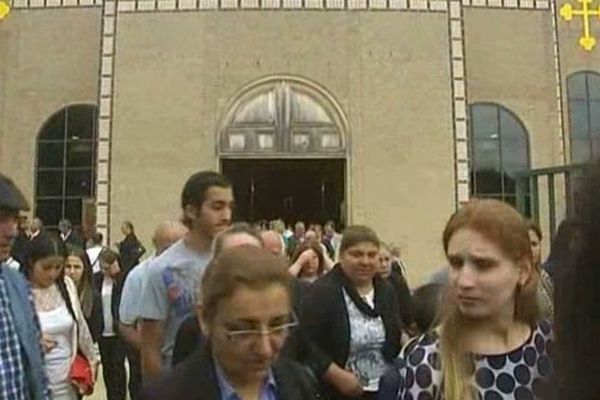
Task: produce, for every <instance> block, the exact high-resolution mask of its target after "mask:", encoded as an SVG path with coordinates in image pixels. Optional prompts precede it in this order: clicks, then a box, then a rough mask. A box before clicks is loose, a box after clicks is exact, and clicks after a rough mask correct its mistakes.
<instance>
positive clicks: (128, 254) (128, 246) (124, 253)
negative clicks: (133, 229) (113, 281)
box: [119, 233, 146, 274]
mask: <svg viewBox="0 0 600 400" xmlns="http://www.w3.org/2000/svg"><path fill="white" fill-rule="evenodd" d="M145 252H146V249H145V248H144V246H142V244H141V243H140V241H139V240H138V238H137V237H136V236H135V235H134V234H133V233H131V234H129V235H127V236H126V237H125V239H123V241H122V242H121V243H119V257H120V258H121V260H120V261H121V268H122V269H123V271H125V274H128V273H129V271H130V270H131V269H132V268H133V267H134V266H136V265H137V264H139V262H140V257H141V256H142V255H144V253H145Z"/></svg>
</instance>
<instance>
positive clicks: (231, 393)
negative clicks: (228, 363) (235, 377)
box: [215, 362, 280, 400]
mask: <svg viewBox="0 0 600 400" xmlns="http://www.w3.org/2000/svg"><path fill="white" fill-rule="evenodd" d="M215 372H216V374H217V384H218V385H219V390H220V391H221V399H220V400H241V397H240V396H239V395H238V394H237V393H236V392H235V389H234V388H233V387H232V386H231V384H230V383H229V382H227V378H226V377H225V374H223V370H222V369H221V368H220V367H219V365H218V364H217V363H216V362H215ZM258 399H259V400H280V398H279V395H278V393H277V383H276V382H275V377H274V376H273V371H271V370H269V375H267V377H266V379H265V382H264V383H263V386H262V388H261V389H260V396H259V398H258Z"/></svg>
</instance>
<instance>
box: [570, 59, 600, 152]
mask: <svg viewBox="0 0 600 400" xmlns="http://www.w3.org/2000/svg"><path fill="white" fill-rule="evenodd" d="M579 77H583V79H584V89H585V94H584V96H583V97H580V96H576V95H575V94H574V92H575V83H574V81H575V79H577V78H579ZM590 78H594V79H595V80H596V81H597V86H595V87H597V89H596V90H595V91H594V92H596V93H598V94H599V95H598V96H597V97H593V96H592V92H593V91H592V90H591V89H590ZM566 83H567V85H566V86H567V107H568V110H567V111H568V116H569V157H570V159H571V163H573V164H582V163H586V162H589V161H592V160H594V159H598V158H600V126H599V127H598V130H597V131H594V130H593V128H592V109H591V106H592V103H597V105H599V106H600V73H598V72H595V71H590V70H586V71H578V72H574V73H572V74H571V75H569V76H568V77H567V80H566ZM576 103H579V104H580V105H582V104H585V107H584V108H585V110H586V118H585V122H586V129H585V130H584V131H583V133H585V135H584V136H585V137H584V136H582V135H579V133H582V132H580V131H579V130H576V129H575V124H576V121H577V122H581V121H580V120H579V119H578V118H575V117H574V107H573V105H574V104H576ZM575 141H577V142H579V143H578V144H579V145H581V144H582V143H583V144H587V146H585V147H586V149H587V157H585V158H583V159H582V158H579V157H576V156H575V153H574V149H575V148H576V146H575ZM577 147H579V146H577Z"/></svg>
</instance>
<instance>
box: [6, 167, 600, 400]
mask: <svg viewBox="0 0 600 400" xmlns="http://www.w3.org/2000/svg"><path fill="white" fill-rule="evenodd" d="M581 193H582V194H581V196H579V197H578V198H579V200H580V201H579V203H578V207H577V212H576V213H575V215H574V216H572V217H570V219H569V220H568V221H566V222H565V224H567V225H568V227H569V229H566V228H565V229H563V231H568V232H567V233H566V234H561V233H560V232H558V233H557V241H559V240H560V241H562V242H564V243H565V244H564V245H563V246H559V245H557V246H558V247H561V248H562V250H556V246H554V247H553V253H552V254H551V256H550V257H549V259H548V261H546V262H545V263H543V262H542V256H541V246H540V243H541V241H542V239H543V237H542V231H541V229H540V228H539V226H537V225H536V224H535V223H533V222H532V221H529V220H527V219H525V218H524V217H523V216H522V215H520V214H519V213H518V212H517V211H516V210H515V209H514V208H512V206H510V205H508V204H505V203H502V202H499V201H496V200H481V199H480V200H472V201H471V202H469V203H468V204H466V205H465V206H463V207H461V208H460V209H459V210H457V211H456V212H455V213H454V214H453V215H451V216H449V220H448V222H447V224H446V226H445V227H440V231H441V235H440V236H441V241H440V248H442V249H443V251H444V253H445V255H446V259H447V266H446V267H444V268H442V269H441V270H439V271H437V272H436V273H435V274H433V275H432V277H431V278H430V279H429V280H428V281H427V282H426V283H425V284H424V285H422V286H419V287H416V288H413V290H411V289H409V285H408V282H407V277H406V266H405V265H404V263H403V262H402V260H401V259H400V255H399V252H398V249H397V248H395V246H392V245H390V244H387V243H384V242H383V241H382V240H381V239H380V237H379V236H378V234H377V233H376V232H375V231H374V230H373V229H371V228H370V227H368V226H364V225H353V226H349V227H347V228H346V229H345V230H344V231H343V233H342V234H340V233H338V232H337V231H336V229H335V224H334V223H333V222H331V221H329V222H326V223H325V224H324V225H320V224H315V223H313V224H309V225H308V228H307V225H306V224H305V223H304V222H296V223H295V225H294V226H293V230H292V229H290V228H286V225H285V223H284V222H283V221H281V220H275V221H271V222H267V221H261V222H259V223H257V224H248V223H245V222H235V223H232V218H233V210H234V204H235V203H234V197H233V190H232V187H231V184H230V183H229V181H228V180H227V179H226V178H225V177H224V176H222V175H220V174H218V173H216V172H211V171H203V172H199V173H196V174H194V175H192V176H191V177H190V178H189V179H188V180H187V182H186V183H185V186H184V188H183V190H182V194H181V212H182V218H181V220H180V221H165V222H162V223H160V224H159V225H158V226H157V227H156V230H155V232H154V235H153V237H152V244H153V249H154V250H153V252H152V253H151V254H150V255H149V256H147V257H146V258H143V257H144V255H145V253H146V249H145V248H144V246H143V245H142V244H141V242H140V241H139V239H138V238H137V236H136V234H135V229H134V225H133V224H132V223H131V222H129V221H126V222H124V223H123V224H122V227H121V231H122V234H123V240H122V241H120V242H119V243H115V244H114V245H113V246H112V247H111V246H107V245H105V244H103V239H104V238H103V237H102V236H101V235H100V234H94V235H92V237H91V238H90V239H89V240H87V241H85V243H84V240H82V239H81V238H80V237H79V236H78V235H76V234H75V232H74V230H73V227H72V226H71V224H70V223H69V222H68V221H61V222H60V223H59V226H58V228H59V234H58V235H53V234H51V233H49V232H47V231H46V230H45V229H44V224H43V221H41V220H40V219H39V218H35V219H33V220H32V222H31V224H28V223H27V221H26V220H25V219H23V218H19V216H20V214H19V212H20V211H25V210H28V206H27V202H26V201H25V199H24V197H23V196H22V194H21V192H20V191H19V189H18V188H17V187H16V186H15V185H14V183H13V182H12V181H11V180H10V179H8V178H7V177H4V176H1V175H0V262H1V263H2V268H0V359H1V361H2V362H0V398H2V399H15V400H21V399H35V400H38V399H40V400H41V399H51V400H55V399H56V400H75V399H79V398H81V397H83V396H87V395H90V394H91V393H92V392H93V390H94V386H95V382H96V379H97V373H98V372H97V371H98V370H99V369H101V370H102V374H103V380H104V384H105V386H106V394H107V399H108V400H125V398H126V397H127V395H129V398H130V399H132V400H137V399H144V400H146V399H190V400H201V399H206V400H213V399H214V400H288V399H289V400H296V399H297V400H301V399H302V400H304V399H306V400H310V399H331V400H345V399H379V400H412V399H419V400H422V399H432V400H463V399H464V400H471V399H472V400H475V399H484V400H495V399H500V400H502V399H518V400H521V399H541V400H556V399H576V400H579V399H581V400H583V399H595V398H600V385H599V384H597V383H596V380H597V378H596V377H597V376H600V375H598V374H599V373H600V367H599V365H600V349H599V347H598V346H597V345H595V344H594V342H595V341H594V339H595V334H597V333H600V332H599V327H600V300H599V297H600V294H599V292H598V291H597V289H596V288H597V285H598V283H600V274H599V273H598V270H599V268H600V251H598V248H599V246H598V244H600V243H597V241H598V240H600V235H599V234H600V206H597V205H596V204H597V202H596V199H597V198H600V197H598V196H600V168H598V167H590V168H589V171H588V175H587V180H586V181H585V182H584V184H583V185H582V188H581ZM565 236H566V237H565ZM557 253H558V254H557ZM126 364H127V365H128V368H126ZM100 365H101V368H99V367H100ZM127 370H128V371H127ZM595 378H596V379H595Z"/></svg>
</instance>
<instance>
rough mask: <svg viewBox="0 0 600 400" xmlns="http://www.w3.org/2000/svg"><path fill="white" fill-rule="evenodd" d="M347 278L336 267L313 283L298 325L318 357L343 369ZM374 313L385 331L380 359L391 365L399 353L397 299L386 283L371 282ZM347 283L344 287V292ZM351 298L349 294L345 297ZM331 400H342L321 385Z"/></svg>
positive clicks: (347, 330)
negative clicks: (315, 349) (320, 354)
mask: <svg viewBox="0 0 600 400" xmlns="http://www.w3.org/2000/svg"><path fill="white" fill-rule="evenodd" d="M344 282H347V278H346V277H345V275H344V272H343V271H342V269H341V267H340V266H339V265H337V266H335V267H334V268H333V270H331V272H329V273H328V274H326V275H325V276H323V277H322V278H319V280H317V281H316V282H315V283H313V285H312V287H311V289H310V291H309V293H307V294H306V295H305V298H304V301H303V305H302V313H301V316H300V323H301V325H302V326H303V328H304V331H305V332H306V333H307V334H308V337H309V338H310V340H311V341H312V342H313V343H314V344H315V345H316V346H317V347H318V349H319V351H320V352H321V353H322V357H323V358H325V359H328V360H329V361H330V362H334V363H336V364H337V365H338V366H339V367H341V368H344V367H345V365H346V362H347V361H348V356H349V352H350V321H349V317H348V310H347V308H346V302H345V300H344V294H343V288H344ZM373 283H374V287H375V311H376V312H377V313H378V314H379V315H380V316H381V319H382V320H383V324H384V327H385V343H384V345H383V349H382V353H383V356H384V359H385V360H386V361H387V362H389V363H392V362H393V360H394V359H395V358H396V356H397V355H398V353H399V352H400V349H401V347H402V346H401V343H400V340H401V331H402V321H401V318H400V309H399V305H398V304H399V303H398V299H397V297H396V293H395V291H394V289H393V288H392V287H391V285H390V284H389V283H388V282H385V281H383V280H381V279H380V278H375V280H374V281H373ZM348 286H349V285H348V283H346V287H347V288H348ZM349 294H350V295H351V296H353V295H354V294H353V293H349ZM323 390H324V392H326V393H328V397H329V398H332V399H339V398H343V397H341V396H340V395H339V394H336V393H335V392H334V391H333V389H332V388H330V387H327V385H324V388H323Z"/></svg>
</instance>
